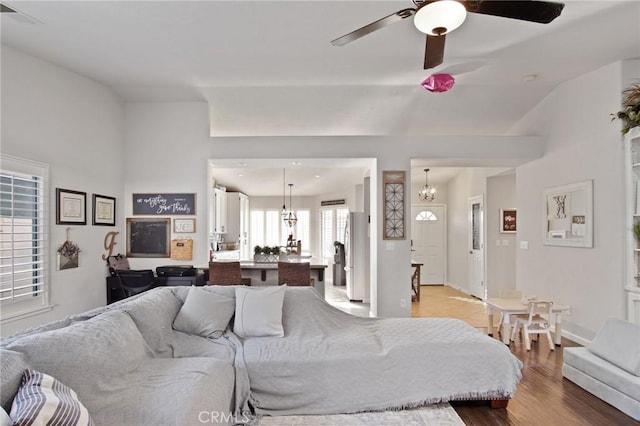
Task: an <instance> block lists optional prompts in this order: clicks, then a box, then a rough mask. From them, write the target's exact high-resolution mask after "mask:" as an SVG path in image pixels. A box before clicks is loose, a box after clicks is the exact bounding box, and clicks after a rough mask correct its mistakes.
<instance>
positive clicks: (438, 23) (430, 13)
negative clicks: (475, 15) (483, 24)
mask: <svg viewBox="0 0 640 426" xmlns="http://www.w3.org/2000/svg"><path fill="white" fill-rule="evenodd" d="M466 17H467V9H465V7H464V6H463V5H462V3H460V2H458V1H456V0H437V1H433V2H430V3H427V4H425V5H424V6H422V7H420V9H418V11H417V12H416V13H415V15H414V17H413V23H414V25H415V26H416V28H417V29H418V30H419V31H420V32H423V33H425V34H428V35H432V36H439V35H443V34H447V33H450V32H451V31H453V30H455V29H456V28H458V27H459V26H460V25H462V23H463V22H464V20H465V18H466Z"/></svg>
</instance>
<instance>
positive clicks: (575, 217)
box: [542, 180, 593, 248]
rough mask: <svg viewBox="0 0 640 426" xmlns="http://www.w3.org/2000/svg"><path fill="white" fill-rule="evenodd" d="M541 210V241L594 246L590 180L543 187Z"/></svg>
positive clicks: (556, 244)
mask: <svg viewBox="0 0 640 426" xmlns="http://www.w3.org/2000/svg"><path fill="white" fill-rule="evenodd" d="M542 210H543V211H542V214H543V222H542V242H543V244H545V245H549V246H565V247H585V248H591V247H593V180H585V181H581V182H576V183H572V184H568V185H561V186H555V187H551V188H547V189H545V190H544V191H543V195H542Z"/></svg>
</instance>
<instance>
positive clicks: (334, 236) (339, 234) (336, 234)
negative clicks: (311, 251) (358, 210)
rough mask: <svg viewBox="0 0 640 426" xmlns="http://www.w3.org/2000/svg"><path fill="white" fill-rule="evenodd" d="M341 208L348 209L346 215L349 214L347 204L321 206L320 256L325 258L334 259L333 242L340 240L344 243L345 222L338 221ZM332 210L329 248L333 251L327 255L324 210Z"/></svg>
mask: <svg viewBox="0 0 640 426" xmlns="http://www.w3.org/2000/svg"><path fill="white" fill-rule="evenodd" d="M339 210H344V211H346V215H347V216H348V215H349V211H350V210H349V208H348V207H346V206H342V207H324V208H321V209H320V211H319V215H318V216H319V218H320V219H319V220H318V222H319V225H318V226H319V228H320V230H319V235H320V250H319V253H320V257H322V258H324V259H332V260H333V253H334V249H333V243H334V242H335V241H340V242H341V243H343V244H344V241H343V240H344V226H343V225H344V224H340V223H338V211H339ZM328 211H331V212H333V213H332V219H331V222H332V223H331V238H330V239H331V241H329V242H328V246H327V247H329V248H330V249H328V250H329V251H330V252H331V255H327V254H326V253H325V251H324V249H325V243H327V242H325V238H324V221H323V214H324V212H328ZM339 225H341V228H342V229H341V230H338V226H339Z"/></svg>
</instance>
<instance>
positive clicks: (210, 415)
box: [198, 411, 251, 424]
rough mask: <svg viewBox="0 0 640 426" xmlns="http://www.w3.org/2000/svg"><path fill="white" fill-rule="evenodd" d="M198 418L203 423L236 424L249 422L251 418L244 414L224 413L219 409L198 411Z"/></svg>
mask: <svg viewBox="0 0 640 426" xmlns="http://www.w3.org/2000/svg"><path fill="white" fill-rule="evenodd" d="M198 420H199V421H200V423H203V424H220V423H224V424H229V423H232V424H238V423H247V424H248V423H249V422H250V421H251V419H250V418H249V417H248V416H247V415H246V414H244V413H243V414H242V415H235V414H233V413H225V412H220V411H200V413H199V414H198Z"/></svg>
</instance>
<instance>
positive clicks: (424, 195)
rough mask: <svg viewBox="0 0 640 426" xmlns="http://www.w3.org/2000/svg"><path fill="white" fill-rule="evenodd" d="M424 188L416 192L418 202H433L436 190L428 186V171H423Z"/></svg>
mask: <svg viewBox="0 0 640 426" xmlns="http://www.w3.org/2000/svg"><path fill="white" fill-rule="evenodd" d="M424 174H425V177H424V186H423V187H422V189H421V190H420V191H418V198H419V199H420V201H433V200H435V199H436V189H435V188H434V187H433V186H431V185H429V169H424Z"/></svg>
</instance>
